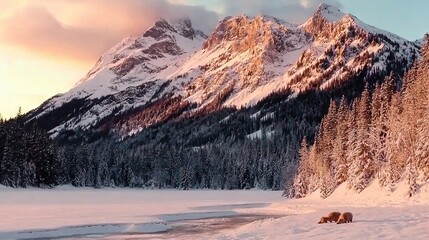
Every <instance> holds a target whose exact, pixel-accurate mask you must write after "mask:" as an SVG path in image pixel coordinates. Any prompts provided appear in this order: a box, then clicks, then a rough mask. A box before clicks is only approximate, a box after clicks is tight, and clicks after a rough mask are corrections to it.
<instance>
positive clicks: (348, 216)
mask: <svg viewBox="0 0 429 240" xmlns="http://www.w3.org/2000/svg"><path fill="white" fill-rule="evenodd" d="M352 221H353V214H352V213H351V212H344V213H342V214H341V215H340V217H339V218H338V221H337V224H341V223H348V222H352Z"/></svg>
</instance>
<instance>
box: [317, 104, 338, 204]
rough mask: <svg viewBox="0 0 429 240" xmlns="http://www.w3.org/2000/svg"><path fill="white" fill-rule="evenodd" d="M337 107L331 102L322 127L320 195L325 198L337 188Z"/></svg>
mask: <svg viewBox="0 0 429 240" xmlns="http://www.w3.org/2000/svg"><path fill="white" fill-rule="evenodd" d="M337 122H338V121H337V106H336V103H335V101H333V100H331V102H330V105H329V110H328V113H327V114H326V116H325V117H324V119H323V125H322V126H321V132H322V134H321V139H320V140H319V141H320V142H321V146H322V147H321V148H319V149H320V150H321V161H320V165H319V175H320V176H322V178H321V186H320V193H321V196H322V197H323V198H326V197H327V196H329V195H330V194H331V193H332V192H333V191H334V190H335V188H336V187H337V184H336V181H335V180H334V179H335V170H336V168H337V165H338V163H337V162H336V161H335V159H334V158H333V154H332V152H333V148H334V144H335V139H336V135H337V132H336V131H337Z"/></svg>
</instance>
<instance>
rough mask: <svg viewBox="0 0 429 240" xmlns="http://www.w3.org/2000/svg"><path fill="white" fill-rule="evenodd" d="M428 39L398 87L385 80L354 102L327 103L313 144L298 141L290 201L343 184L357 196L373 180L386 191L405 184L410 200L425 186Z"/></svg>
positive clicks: (427, 168) (428, 170) (428, 162)
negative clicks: (328, 104) (326, 111)
mask: <svg viewBox="0 0 429 240" xmlns="http://www.w3.org/2000/svg"><path fill="white" fill-rule="evenodd" d="M428 40H429V38H428V37H427V38H426V43H425V45H424V46H423V48H422V59H421V60H419V61H418V62H416V63H415V64H414V65H413V67H412V68H411V69H410V71H408V72H407V73H406V74H405V78H404V85H403V86H402V88H398V87H397V85H396V84H395V81H394V79H393V78H392V76H389V77H388V78H387V79H386V80H385V81H384V82H383V83H382V84H381V85H380V84H377V85H376V86H373V87H372V89H370V87H368V86H367V87H366V88H365V89H364V91H363V93H362V95H361V96H360V97H359V98H358V99H356V100H355V101H353V102H350V103H348V102H347V101H346V100H345V99H344V98H343V99H341V101H340V102H335V101H331V104H330V106H329V110H328V113H327V114H326V115H325V117H324V118H323V119H322V122H321V124H320V127H319V129H318V131H317V134H316V138H315V140H314V142H313V144H311V145H310V146H309V145H308V143H307V140H306V139H304V140H303V141H302V144H301V149H300V161H299V167H298V174H297V176H296V177H295V180H294V184H293V187H292V189H290V190H291V191H290V195H291V196H292V197H298V198H299V197H304V196H306V195H307V194H310V193H312V192H314V191H316V190H320V194H321V196H322V197H327V196H329V195H330V194H331V193H332V192H333V191H334V190H335V188H336V187H337V186H338V185H340V184H343V183H344V184H347V186H348V188H350V189H353V190H355V191H356V192H361V191H362V190H364V189H365V188H366V187H367V186H368V185H369V184H370V183H371V182H373V181H374V180H377V181H378V182H379V183H380V185H381V186H383V187H386V188H387V189H389V190H390V191H393V190H394V189H395V185H396V184H398V183H399V182H401V181H405V182H406V183H407V184H408V187H409V190H408V195H409V196H410V197H411V196H413V195H414V194H415V193H416V192H417V191H418V189H419V186H420V185H421V184H426V183H427V182H428V181H429V142H428V140H429V139H428V138H429V135H428V134H429V98H428V96H429V42H428Z"/></svg>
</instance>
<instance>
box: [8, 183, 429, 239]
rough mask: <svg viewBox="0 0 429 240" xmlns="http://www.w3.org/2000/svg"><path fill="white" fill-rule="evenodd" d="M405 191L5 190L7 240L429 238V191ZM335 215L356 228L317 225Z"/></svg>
mask: <svg viewBox="0 0 429 240" xmlns="http://www.w3.org/2000/svg"><path fill="white" fill-rule="evenodd" d="M403 189H404V187H403V186H401V185H398V188H397V189H396V190H395V191H394V192H393V193H388V192H387V191H386V190H382V189H380V188H379V187H378V185H377V184H373V185H372V186H370V187H368V188H367V189H365V190H364V191H363V192H362V193H361V194H359V195H356V194H354V193H350V192H349V191H348V190H346V188H345V186H340V187H339V188H338V189H337V191H336V192H335V193H334V194H333V195H332V196H331V197H329V198H328V199H324V200H321V199H320V198H319V197H318V196H317V194H313V195H311V196H308V197H307V198H305V199H300V200H288V199H286V198H283V197H281V192H273V191H259V190H243V191H213V190H198V191H197V190H196V191H176V190H140V189H91V188H73V187H58V188H56V189H49V190H43V189H11V188H6V187H1V186H0V239H28V238H29V239H32V238H38V239H46V238H56V239H58V238H59V239H89V238H90V239H124V238H126V239H191V238H192V239H201V238H204V239H332V238H336V239H341V238H342V239H429V186H428V185H427V184H426V185H424V186H422V188H421V190H420V193H419V194H418V196H416V197H414V198H412V199H407V198H405V197H404V191H403ZM387 195H389V196H387ZM334 210H335V211H341V212H343V211H351V212H353V214H354V219H353V223H351V224H342V225H337V224H333V223H332V224H317V222H318V220H319V218H320V217H321V216H322V215H326V214H327V213H328V212H331V211H334Z"/></svg>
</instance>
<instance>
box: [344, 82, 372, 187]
mask: <svg viewBox="0 0 429 240" xmlns="http://www.w3.org/2000/svg"><path fill="white" fill-rule="evenodd" d="M369 103H370V94H369V90H368V86H365V89H364V91H363V92H362V95H361V98H360V99H359V103H358V106H357V107H358V109H357V144H356V149H355V151H356V159H354V161H353V163H352V165H351V166H350V169H349V175H350V177H351V178H350V181H349V183H350V184H349V186H350V187H351V188H352V189H354V190H355V191H357V192H361V191H362V190H363V189H365V188H366V187H367V186H368V184H369V183H370V182H371V180H372V179H373V177H374V173H375V169H374V164H373V156H372V154H371V146H370V142H369V136H368V134H369V125H370V122H371V120H370V118H371V113H370V108H369Z"/></svg>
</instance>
